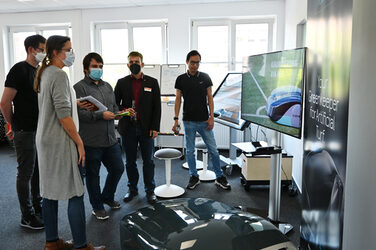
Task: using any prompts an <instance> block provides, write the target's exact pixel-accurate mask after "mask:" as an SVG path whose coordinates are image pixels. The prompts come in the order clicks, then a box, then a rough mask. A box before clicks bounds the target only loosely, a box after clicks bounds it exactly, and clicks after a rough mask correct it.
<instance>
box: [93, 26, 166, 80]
mask: <svg viewBox="0 0 376 250" xmlns="http://www.w3.org/2000/svg"><path fill="white" fill-rule="evenodd" d="M166 28H167V25H166V23H165V22H161V21H158V22H151V23H132V22H124V23H105V24H103V23H102V24H96V25H95V34H96V41H95V51H97V52H98V53H99V54H101V55H102V57H103V61H104V66H103V79H104V80H105V81H107V82H109V83H110V84H111V85H112V86H113V87H115V85H116V83H117V80H118V79H120V78H122V77H124V76H125V75H127V74H129V70H128V68H127V62H128V54H129V52H130V51H133V50H136V51H139V52H140V53H141V54H142V55H143V57H144V58H143V61H144V63H145V64H163V63H167V62H166V58H167V55H166V51H167V49H166ZM150 41H153V42H150Z"/></svg>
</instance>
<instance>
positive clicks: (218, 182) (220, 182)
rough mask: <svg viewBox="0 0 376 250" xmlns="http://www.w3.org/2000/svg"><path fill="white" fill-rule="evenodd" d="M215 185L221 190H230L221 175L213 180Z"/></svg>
mask: <svg viewBox="0 0 376 250" xmlns="http://www.w3.org/2000/svg"><path fill="white" fill-rule="evenodd" d="M215 185H217V186H220V187H221V188H223V189H226V190H230V189H231V186H230V184H229V183H228V182H227V179H226V177H224V176H223V175H222V176H221V177H218V178H217V179H216V180H215Z"/></svg>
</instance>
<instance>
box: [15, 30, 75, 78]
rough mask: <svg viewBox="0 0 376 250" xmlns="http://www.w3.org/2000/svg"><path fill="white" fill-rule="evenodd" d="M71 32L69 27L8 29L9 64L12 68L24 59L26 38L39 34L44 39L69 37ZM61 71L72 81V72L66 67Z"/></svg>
mask: <svg viewBox="0 0 376 250" xmlns="http://www.w3.org/2000/svg"><path fill="white" fill-rule="evenodd" d="M70 32H71V30H70V28H69V25H68V24H67V25H63V26H43V25H41V26H21V27H9V44H10V57H9V63H10V65H11V66H13V65H14V64H15V63H17V62H20V61H23V60H25V59H26V50H25V46H24V41H25V39H26V38H27V37H28V36H32V35H35V34H40V35H42V36H44V37H45V38H46V39H48V37H50V36H52V35H61V36H70V35H69V34H70ZM63 70H64V71H65V72H66V73H67V74H68V77H69V78H70V79H72V75H71V74H72V72H71V71H70V69H69V68H68V67H64V68H63Z"/></svg>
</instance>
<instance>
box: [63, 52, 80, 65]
mask: <svg viewBox="0 0 376 250" xmlns="http://www.w3.org/2000/svg"><path fill="white" fill-rule="evenodd" d="M75 58H76V57H75V55H74V53H73V52H72V53H70V52H65V59H64V60H61V61H62V62H63V63H64V64H65V65H66V66H67V67H70V66H72V65H73V63H74V59H75Z"/></svg>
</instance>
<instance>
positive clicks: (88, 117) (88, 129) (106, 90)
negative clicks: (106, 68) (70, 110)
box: [74, 77, 118, 147]
mask: <svg viewBox="0 0 376 250" xmlns="http://www.w3.org/2000/svg"><path fill="white" fill-rule="evenodd" d="M74 89H75V90H76V94H77V98H79V97H85V96H89V95H91V96H92V97H94V98H95V99H97V100H98V101H100V102H101V103H102V104H103V105H104V106H106V107H107V110H108V111H111V112H113V113H116V112H117V111H118V107H117V105H116V102H115V95H114V91H113V90H112V87H111V85H110V84H109V83H107V82H105V81H102V80H99V83H98V84H95V83H94V82H93V81H92V80H91V79H90V78H88V77H85V78H84V79H82V80H81V81H79V82H78V83H76V84H75V85H74ZM78 117H79V118H80V136H81V138H82V141H83V142H84V145H85V146H89V147H109V146H112V145H114V144H115V143H117V139H116V135H115V125H114V120H104V119H103V112H93V111H89V110H86V109H80V108H79V109H78Z"/></svg>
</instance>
